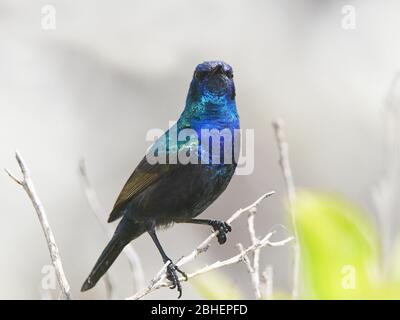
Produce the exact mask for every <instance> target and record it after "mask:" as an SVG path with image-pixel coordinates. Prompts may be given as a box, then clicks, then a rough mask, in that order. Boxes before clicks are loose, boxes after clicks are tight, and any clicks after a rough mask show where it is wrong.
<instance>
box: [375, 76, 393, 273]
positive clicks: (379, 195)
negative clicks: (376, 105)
mask: <svg viewBox="0 0 400 320" xmlns="http://www.w3.org/2000/svg"><path fill="white" fill-rule="evenodd" d="M399 84H400V72H397V73H396V74H395V76H394V77H393V79H392V82H391V84H390V87H389V90H388V93H387V96H386V99H385V101H384V116H385V118H384V130H385V132H384V148H383V155H384V156H383V161H384V166H383V172H382V175H381V177H380V178H379V181H378V182H377V183H376V185H374V186H373V188H372V199H373V201H374V205H375V208H376V210H377V213H378V216H379V219H380V228H381V234H382V237H381V239H382V240H381V241H382V243H381V246H382V250H381V251H382V259H381V261H382V274H388V270H389V266H390V263H389V262H390V251H391V250H390V249H391V239H392V237H393V231H394V230H393V229H392V228H393V223H394V222H395V221H394V219H395V214H396V213H397V207H398V193H399V190H400V180H399V174H400V90H399V89H400V88H399Z"/></svg>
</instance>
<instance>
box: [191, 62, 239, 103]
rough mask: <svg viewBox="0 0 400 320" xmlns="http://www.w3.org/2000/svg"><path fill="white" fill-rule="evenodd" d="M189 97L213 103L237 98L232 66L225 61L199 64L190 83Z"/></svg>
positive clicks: (228, 101) (192, 99)
mask: <svg viewBox="0 0 400 320" xmlns="http://www.w3.org/2000/svg"><path fill="white" fill-rule="evenodd" d="M188 99H189V100H191V101H192V102H193V101H203V102H205V103H211V104H226V103H230V102H233V101H234V100H235V85H234V82H233V71H232V67H231V66H230V65H228V64H226V63H225V62H223V61H206V62H203V63H201V64H199V65H198V66H197V67H196V69H195V71H194V73H193V79H192V82H191V84H190V89H189V94H188Z"/></svg>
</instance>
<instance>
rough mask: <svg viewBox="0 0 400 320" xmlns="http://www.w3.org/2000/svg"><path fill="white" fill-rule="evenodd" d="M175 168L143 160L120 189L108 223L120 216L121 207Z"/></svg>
mask: <svg viewBox="0 0 400 320" xmlns="http://www.w3.org/2000/svg"><path fill="white" fill-rule="evenodd" d="M175 167H177V166H176V165H170V164H158V163H156V164H150V163H149V162H148V161H147V159H146V158H143V160H142V161H141V162H140V163H139V165H138V166H137V168H136V169H135V171H134V172H133V173H132V175H131V176H130V177H129V179H128V181H127V182H126V183H125V186H124V187H123V188H122V191H121V193H120V194H119V196H118V198H117V201H116V202H115V204H114V208H113V210H112V212H111V214H110V217H109V219H108V222H111V221H114V220H116V219H118V218H120V217H121V216H122V214H123V212H122V211H121V210H120V208H121V205H123V204H124V203H126V202H127V201H129V200H131V199H133V198H134V197H135V196H137V195H138V194H140V193H141V192H143V191H144V190H145V189H146V188H147V187H149V186H150V185H152V184H154V183H155V182H157V181H158V180H159V179H160V178H162V177H163V176H165V175H167V174H168V173H169V172H172V171H173V170H174V169H175Z"/></svg>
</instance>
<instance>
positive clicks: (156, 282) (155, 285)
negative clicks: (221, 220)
mask: <svg viewBox="0 0 400 320" xmlns="http://www.w3.org/2000/svg"><path fill="white" fill-rule="evenodd" d="M274 193H275V191H271V192H268V193H266V194H264V195H262V196H261V197H260V198H258V199H257V200H256V201H255V202H254V203H252V204H251V205H249V206H247V207H245V208H244V209H239V210H237V211H236V212H235V213H234V214H233V215H232V216H231V217H230V218H229V219H228V220H227V221H226V222H227V223H229V224H230V223H232V222H233V221H235V220H236V219H238V218H239V217H240V216H241V215H242V214H244V213H246V212H249V210H251V209H253V208H256V207H257V206H258V205H259V204H260V203H261V202H262V201H263V200H264V199H266V198H268V197H270V196H271V195H273V194H274ZM217 234H218V231H215V232H213V233H212V234H211V235H209V236H208V237H207V238H206V239H205V240H204V241H203V242H201V243H200V244H199V245H198V246H197V248H196V249H194V250H193V251H192V252H191V253H189V254H188V255H186V256H183V257H182V258H181V259H179V260H178V262H177V263H176V265H177V266H178V267H180V266H182V265H185V264H187V263H189V262H191V261H193V260H194V259H196V257H197V256H198V255H199V254H201V253H203V252H205V251H207V250H208V248H209V247H210V243H211V241H212V240H213V239H214V238H215V237H216V236H217ZM267 244H268V245H275V243H270V242H269V243H267ZM267 244H265V245H267ZM252 247H254V250H255V249H258V248H259V246H258V243H257V244H256V245H253V246H252ZM250 251H251V252H252V250H250ZM244 252H246V251H244ZM219 263H220V262H219ZM167 265H168V264H165V265H164V266H163V268H162V269H161V270H160V271H159V272H158V273H157V274H156V276H155V277H154V278H153V279H152V280H151V282H150V284H149V286H147V287H146V288H145V289H144V290H142V291H139V292H137V293H136V294H135V295H133V296H132V297H130V298H128V299H132V300H137V299H140V298H142V297H144V296H146V295H147V294H149V293H151V292H153V291H154V290H157V289H159V288H161V287H165V286H168V284H169V285H171V282H170V281H168V280H167V279H166V275H165V271H166V269H167ZM218 268H219V267H218ZM206 270H207V269H206ZM203 271H204V270H203ZM203 271H202V273H204V272H203ZM206 272H208V271H206ZM194 275H197V272H195V273H194ZM192 276H193V274H192ZM188 277H189V275H188Z"/></svg>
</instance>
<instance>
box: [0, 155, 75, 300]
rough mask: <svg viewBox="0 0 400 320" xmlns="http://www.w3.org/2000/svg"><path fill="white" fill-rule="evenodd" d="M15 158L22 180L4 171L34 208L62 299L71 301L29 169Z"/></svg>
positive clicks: (20, 159)
mask: <svg viewBox="0 0 400 320" xmlns="http://www.w3.org/2000/svg"><path fill="white" fill-rule="evenodd" d="M15 158H16V159H17V162H18V165H19V167H20V169H21V172H22V180H19V179H17V178H16V177H15V176H14V175H13V174H12V173H11V172H10V171H8V170H6V172H7V173H8V175H9V176H10V177H11V179H13V180H14V181H15V182H16V183H18V184H19V185H21V186H22V187H23V188H24V190H25V192H26V193H27V194H28V196H29V198H30V200H31V202H32V204H33V207H34V208H35V211H36V214H37V216H38V218H39V221H40V224H41V226H42V229H43V233H44V235H45V237H46V241H47V246H48V248H49V252H50V257H51V262H52V264H53V266H54V269H55V271H56V276H57V280H58V284H59V285H60V288H61V292H62V295H63V298H64V299H67V300H70V299H71V293H70V286H69V283H68V281H67V278H66V276H65V273H64V269H63V266H62V263H61V258H60V254H59V251H58V247H57V244H56V241H55V238H54V235H53V232H52V230H51V227H50V224H49V222H48V220H47V215H46V212H45V210H44V207H43V205H42V202H41V201H40V199H39V197H38V195H37V193H36V190H35V187H34V185H33V181H32V179H31V177H30V172H29V169H28V167H27V166H26V164H25V161H24V160H23V158H22V157H21V155H20V154H19V153H18V151H16V152H15Z"/></svg>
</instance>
